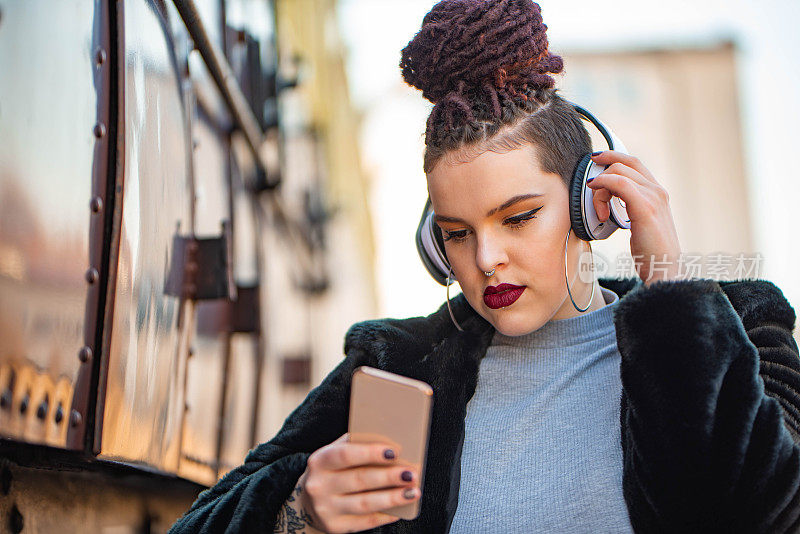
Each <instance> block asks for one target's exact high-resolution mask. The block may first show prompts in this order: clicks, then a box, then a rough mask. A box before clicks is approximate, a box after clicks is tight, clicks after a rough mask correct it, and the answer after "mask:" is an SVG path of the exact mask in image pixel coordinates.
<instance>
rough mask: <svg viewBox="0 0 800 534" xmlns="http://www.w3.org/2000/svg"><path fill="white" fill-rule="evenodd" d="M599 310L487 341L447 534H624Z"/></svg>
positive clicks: (615, 363)
mask: <svg viewBox="0 0 800 534" xmlns="http://www.w3.org/2000/svg"><path fill="white" fill-rule="evenodd" d="M601 290H602V292H603V297H604V298H605V302H606V306H603V307H602V308H600V309H598V310H594V311H591V312H589V313H585V314H581V315H578V316H575V317H570V318H567V319H561V320H557V321H549V322H547V323H546V324H544V325H543V326H542V327H541V328H539V329H538V330H536V331H534V332H531V333H530V334H526V335H523V336H517V337H509V336H505V335H503V334H500V333H499V332H497V333H496V334H495V336H494V338H493V340H492V343H491V345H490V346H489V348H488V350H487V351H486V355H485V357H484V358H483V360H481V364H480V370H479V373H478V383H477V387H476V389H475V394H474V396H473V397H472V399H470V401H469V403H468V404H467V414H466V434H465V440H464V448H463V451H462V456H461V486H460V489H459V496H458V508H457V510H456V514H455V517H454V518H453V523H452V526H451V530H450V532H451V534H463V533H475V532H481V533H486V534H489V533H497V534H500V533H503V534H505V533H508V532H525V533H533V532H543V533H544V532H546V533H560V532H575V533H583V532H593V533H594V532H598V533H599V532H609V533H611V532H613V533H624V532H633V530H632V528H631V524H630V520H629V518H628V509H627V506H626V505H625V501H624V499H623V496H622V448H621V445H620V425H619V409H620V395H621V392H622V384H621V382H620V374H619V371H620V354H619V351H618V350H617V340H616V332H615V329H614V321H613V310H614V306H615V304H616V303H617V302H618V301H619V297H618V296H617V295H616V293H614V292H613V291H610V290H608V289H606V288H601Z"/></svg>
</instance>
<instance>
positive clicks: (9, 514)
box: [0, 448, 202, 534]
mask: <svg viewBox="0 0 800 534" xmlns="http://www.w3.org/2000/svg"><path fill="white" fill-rule="evenodd" d="M0 450H1V452H2V453H3V457H2V458H0V479H2V481H3V491H2V492H0V517H2V519H3V522H2V524H3V527H2V528H0V530H2V532H22V533H25V532H33V533H48V534H49V533H58V534H72V533H75V534H84V533H89V532H91V533H95V532H97V533H110V532H130V533H134V532H150V533H165V532H166V531H167V530H168V529H169V527H170V526H171V525H172V523H173V522H174V521H175V520H176V519H177V518H178V517H180V516H181V515H182V514H183V513H184V512H185V511H186V510H187V509H188V508H189V506H190V505H191V503H192V502H193V501H194V499H195V498H196V497H197V494H198V493H199V491H200V490H201V489H202V488H200V487H198V486H197V485H193V484H189V483H187V482H186V481H182V480H178V479H175V478H172V477H167V476H161V475H156V474H153V473H141V472H136V471H135V470H133V469H131V468H129V467H125V466H114V465H109V464H107V465H99V464H98V463H95V464H93V465H92V466H87V465H86V464H81V463H76V462H65V463H64V464H62V465H59V463H58V462H52V461H50V460H51V459H52V458H53V457H54V456H55V455H54V454H53V453H54V451H52V450H51V451H47V450H42V451H37V454H38V455H40V456H42V455H43V456H45V457H46V458H47V464H48V465H47V466H46V468H44V469H43V468H41V467H40V465H38V462H36V461H34V463H35V464H36V465H33V466H30V465H29V464H28V463H17V461H16V460H15V461H10V460H9V459H8V458H13V457H14V455H13V451H12V452H11V453H9V451H7V450H5V448H0ZM26 452H28V451H26ZM30 459H31V458H25V459H24V460H30ZM34 460H35V459H34Z"/></svg>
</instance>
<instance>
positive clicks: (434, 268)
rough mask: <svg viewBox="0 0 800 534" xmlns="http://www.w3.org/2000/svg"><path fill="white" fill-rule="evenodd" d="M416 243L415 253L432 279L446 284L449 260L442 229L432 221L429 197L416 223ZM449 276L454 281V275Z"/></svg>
mask: <svg viewBox="0 0 800 534" xmlns="http://www.w3.org/2000/svg"><path fill="white" fill-rule="evenodd" d="M416 244H417V253H418V254H419V257H420V259H421V260H422V264H423V265H424V266H425V269H426V270H427V271H428V273H430V275H431V276H432V277H433V278H434V280H436V281H437V282H439V283H440V284H442V285H443V286H446V285H447V280H448V276H449V274H450V262H449V261H448V260H447V254H446V253H445V251H444V236H442V229H441V228H439V225H437V224H436V223H435V222H434V221H433V208H432V207H431V201H430V199H428V201H427V202H426V203H425V209H424V210H423V211H422V218H421V219H420V221H419V225H417V234H416ZM449 278H450V282H451V283H452V282H454V281H455V278H454V277H452V276H451V277H449Z"/></svg>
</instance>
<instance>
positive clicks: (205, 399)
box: [178, 300, 229, 485]
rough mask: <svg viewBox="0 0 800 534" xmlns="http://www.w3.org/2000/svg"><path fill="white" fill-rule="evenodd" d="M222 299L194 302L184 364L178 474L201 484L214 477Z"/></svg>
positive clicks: (224, 330)
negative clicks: (191, 335)
mask: <svg viewBox="0 0 800 534" xmlns="http://www.w3.org/2000/svg"><path fill="white" fill-rule="evenodd" d="M228 306H229V304H228V302H227V301H226V300H208V301H200V302H197V304H196V310H197V321H196V323H195V324H196V331H195V335H194V339H193V342H192V350H191V357H190V358H189V361H188V362H187V364H186V412H185V421H184V425H183V444H182V447H181V461H180V466H179V471H178V473H179V474H180V475H181V476H184V477H186V478H189V479H191V480H196V481H198V482H202V483H204V484H209V485H211V484H213V483H214V482H215V481H216V479H217V470H218V469H217V433H218V430H219V415H218V414H219V410H220V406H221V404H222V390H223V382H224V358H223V356H224V354H225V351H226V350H227V343H228V341H227V340H228V333H227V330H228V324H227V308H228Z"/></svg>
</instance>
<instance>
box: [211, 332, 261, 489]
mask: <svg viewBox="0 0 800 534" xmlns="http://www.w3.org/2000/svg"><path fill="white" fill-rule="evenodd" d="M257 349H258V346H257V338H256V336H254V335H252V334H232V335H231V338H230V361H229V362H228V373H227V380H228V384H227V388H226V389H227V391H226V393H227V395H226V399H225V411H224V416H223V417H222V430H223V432H222V436H223V437H222V441H221V448H220V459H219V463H220V465H219V467H220V471H219V476H222V475H224V474H225V473H226V472H227V471H229V470H230V469H232V468H234V467H236V466H237V465H239V464H241V463H242V462H243V461H244V457H245V455H246V454H247V451H248V450H249V449H250V448H252V447H253V446H254V445H255V444H254V443H253V442H252V441H251V440H252V432H251V429H252V422H253V420H252V413H253V410H254V406H253V400H254V389H255V380H256V379H257V376H258V375H257V374H256V367H257V364H256V358H257V356H258V352H257Z"/></svg>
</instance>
